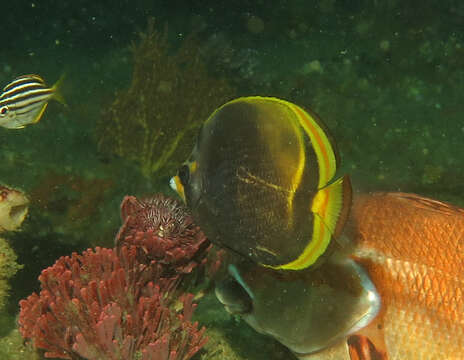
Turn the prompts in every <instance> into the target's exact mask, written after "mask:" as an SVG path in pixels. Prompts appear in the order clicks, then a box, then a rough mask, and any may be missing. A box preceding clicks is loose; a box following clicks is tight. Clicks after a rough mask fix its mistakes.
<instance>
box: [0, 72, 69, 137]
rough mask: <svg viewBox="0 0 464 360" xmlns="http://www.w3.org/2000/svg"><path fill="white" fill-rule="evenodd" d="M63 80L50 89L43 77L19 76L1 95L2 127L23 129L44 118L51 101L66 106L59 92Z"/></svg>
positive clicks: (0, 114) (0, 116)
mask: <svg viewBox="0 0 464 360" xmlns="http://www.w3.org/2000/svg"><path fill="white" fill-rule="evenodd" d="M62 79H63V77H61V78H60V80H58V81H57V82H56V83H55V85H53V86H52V87H48V86H47V85H46V84H45V81H44V80H43V79H42V77H41V76H39V75H33V74H29V75H22V76H19V77H17V78H16V79H14V80H13V81H12V82H10V83H9V84H8V85H6V86H5V88H4V89H3V92H2V94H1V95H0V126H3V127H5V128H7V129H22V128H24V127H25V126H26V125H29V124H35V123H37V122H38V121H39V120H40V119H41V118H42V115H43V113H44V112H45V109H46V108H47V105H48V102H49V101H50V100H51V99H55V100H57V101H59V102H61V103H62V104H65V102H64V99H63V97H62V96H61V94H60V93H59V91H58V90H59V86H60V84H61V81H62Z"/></svg>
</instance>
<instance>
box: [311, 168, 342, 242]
mask: <svg viewBox="0 0 464 360" xmlns="http://www.w3.org/2000/svg"><path fill="white" fill-rule="evenodd" d="M350 208H351V181H350V177H349V176H348V175H345V176H343V177H341V178H339V179H337V180H335V181H334V182H332V183H331V184H330V185H328V186H326V187H324V188H323V189H321V190H319V191H318V193H317V194H316V196H315V197H314V200H313V205H312V208H311V211H312V212H313V213H315V214H317V215H319V217H320V218H321V220H322V222H323V223H324V225H325V226H326V227H327V228H328V229H329V231H330V233H331V235H332V236H334V237H338V236H339V235H340V233H341V231H342V230H343V227H344V226H345V223H346V220H347V219H348V215H349V213H350Z"/></svg>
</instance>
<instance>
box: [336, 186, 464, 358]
mask: <svg viewBox="0 0 464 360" xmlns="http://www.w3.org/2000/svg"><path fill="white" fill-rule="evenodd" d="M345 232H346V234H347V235H348V238H350V239H351V240H352V241H353V242H354V244H355V251H354V258H355V260H357V262H358V263H361V264H362V265H363V267H364V268H365V269H366V270H367V272H368V274H369V276H370V278H371V280H372V282H373V283H374V284H375V286H376V287H377V290H378V292H379V294H380V297H381V299H382V308H381V311H380V314H379V315H378V317H377V319H376V322H375V327H374V330H371V332H372V331H374V332H378V333H377V334H374V336H373V338H380V339H381V340H380V341H379V340H377V342H380V344H377V345H376V346H377V347H378V348H380V349H381V348H382V347H384V349H385V352H386V353H387V354H388V355H387V358H388V359H389V360H396V359H398V360H399V359H401V360H407V359H414V360H421V359H424V360H425V359H427V360H432V359H440V360H441V359H464V296H463V295H464V294H463V292H464V209H460V208H458V207H454V206H451V205H448V204H445V203H443V202H440V201H435V200H431V199H427V198H424V197H420V196H417V195H414V194H406V193H374V194H370V195H360V196H358V197H356V198H355V199H353V206H352V209H351V216H350V222H349V223H348V225H347V228H346V231H345ZM368 336H369V335H368ZM382 337H383V341H384V344H381V342H382ZM374 342H375V341H374Z"/></svg>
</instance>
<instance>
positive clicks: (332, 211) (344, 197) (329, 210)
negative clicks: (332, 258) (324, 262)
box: [274, 175, 351, 270]
mask: <svg viewBox="0 0 464 360" xmlns="http://www.w3.org/2000/svg"><path fill="white" fill-rule="evenodd" d="M350 207H351V182H350V178H349V176H348V175H345V176H344V177H342V178H340V179H338V180H336V181H334V182H333V183H331V184H330V185H328V186H326V187H324V188H322V189H320V190H319V191H318V192H317V193H316V195H315V196H314V198H313V201H312V204H311V208H310V211H311V212H312V213H313V214H314V222H313V232H312V237H311V239H308V244H307V246H306V247H305V249H304V251H303V252H302V253H301V255H300V256H299V257H298V258H297V259H296V260H294V261H292V262H290V263H288V264H284V265H279V266H276V267H274V268H275V269H283V270H302V269H305V268H307V267H309V266H311V265H312V264H314V263H315V262H316V260H317V259H318V258H319V257H320V256H321V255H322V254H324V252H325V251H326V249H327V247H328V246H329V243H330V240H331V239H332V238H333V237H337V236H338V235H339V234H340V232H341V230H342V229H343V226H344V225H345V222H346V220H347V218H348V215H349V211H350Z"/></svg>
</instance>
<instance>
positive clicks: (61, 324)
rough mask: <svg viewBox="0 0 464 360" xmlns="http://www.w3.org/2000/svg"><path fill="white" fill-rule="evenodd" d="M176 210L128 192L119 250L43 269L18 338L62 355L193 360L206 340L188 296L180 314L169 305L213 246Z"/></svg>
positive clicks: (92, 253)
mask: <svg viewBox="0 0 464 360" xmlns="http://www.w3.org/2000/svg"><path fill="white" fill-rule="evenodd" d="M163 206H164V207H163ZM179 209H180V208H178V207H177V205H176V204H175V203H174V202H172V201H170V200H167V199H166V198H164V197H161V196H158V197H156V198H154V199H151V200H149V201H139V200H137V199H136V198H133V197H126V198H125V200H124V201H123V204H122V217H123V221H124V224H123V226H122V227H121V229H120V231H119V233H118V235H117V245H118V246H117V248H116V249H105V248H100V247H97V248H95V250H92V249H88V250H86V251H84V252H83V253H82V254H77V253H73V254H72V255H71V256H64V257H61V258H59V259H58V260H57V261H56V263H55V264H54V265H53V266H51V267H49V268H47V269H45V270H43V271H42V274H41V275H40V276H39V281H40V284H41V291H40V294H39V295H38V294H36V293H33V294H32V295H30V296H29V297H28V298H27V299H25V300H21V301H20V307H21V311H20V316H19V321H18V322H19V326H20V332H21V334H22V336H23V337H24V338H26V339H32V340H33V343H34V346H35V347H37V348H41V349H44V350H45V357H55V358H60V359H71V360H77V359H82V358H85V359H88V360H97V359H98V360H123V359H124V360H135V359H140V358H142V359H145V360H187V359H189V358H191V357H192V356H193V355H194V354H195V353H196V352H198V350H199V349H201V347H202V346H203V345H204V344H205V342H206V337H205V336H204V332H205V329H204V328H201V329H199V328H198V324H197V323H192V322H191V318H192V314H193V311H194V310H195V307H196V305H195V304H194V303H193V295H191V294H185V295H183V296H182V297H181V301H182V302H183V309H182V311H181V312H180V313H178V312H176V311H174V310H173V306H172V305H173V303H174V301H175V297H174V294H175V290H176V287H177V285H178V284H179V282H180V281H181V277H182V276H184V274H186V273H190V272H191V271H193V270H194V269H195V268H196V267H198V266H199V265H201V264H204V262H205V260H204V257H205V255H206V251H207V249H208V248H209V246H210V245H209V243H208V241H207V240H206V238H205V237H204V235H203V234H202V233H201V232H200V231H199V230H198V228H197V227H196V226H195V225H193V223H192V222H191V219H190V218H189V217H188V216H187V215H185V214H186V213H185V212H184V213H183V214H184V215H183V216H181V210H179ZM157 211H158V212H159V213H157ZM182 211H184V210H182ZM170 214H171V215H172V218H169V216H170ZM156 226H158V228H157V227H156ZM160 226H163V229H165V230H164V231H165V232H164V233H163V236H160V233H159V230H160ZM164 226H166V227H164Z"/></svg>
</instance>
